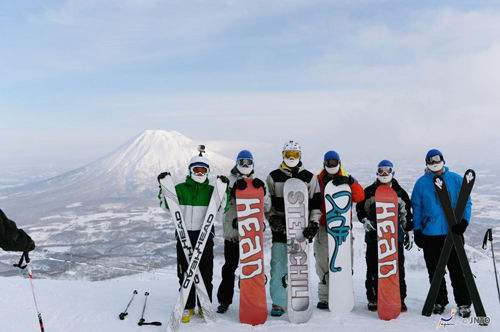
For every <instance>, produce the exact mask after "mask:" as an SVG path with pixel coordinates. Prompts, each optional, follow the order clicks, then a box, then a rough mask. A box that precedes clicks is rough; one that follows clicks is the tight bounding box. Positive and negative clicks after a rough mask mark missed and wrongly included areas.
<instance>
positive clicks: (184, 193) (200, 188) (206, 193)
mask: <svg viewBox="0 0 500 332" xmlns="http://www.w3.org/2000/svg"><path fill="white" fill-rule="evenodd" d="M213 191H214V187H213V186H212V185H211V184H210V183H209V180H208V179H207V180H206V181H205V182H203V183H198V182H196V181H194V180H193V179H192V178H191V177H190V176H189V175H188V176H187V177H186V181H185V182H182V183H179V184H178V185H176V186H175V192H176V193H177V198H178V200H179V206H180V208H181V211H182V215H183V216H184V222H185V223H186V229H187V230H188V231H199V230H200V229H201V226H202V224H203V219H204V218H205V214H206V212H207V208H208V204H209V203H210V198H211V197H212V193H213ZM158 198H159V199H160V206H161V207H165V208H167V209H168V205H167V202H166V201H165V199H164V198H163V195H161V189H160V193H159V194H158ZM228 201H229V191H228V193H227V197H226V200H225V201H223V202H222V209H221V211H225V210H226V209H227V207H228V204H227V203H228ZM219 213H220V212H219ZM218 217H219V216H218ZM219 218H220V217H219Z"/></svg>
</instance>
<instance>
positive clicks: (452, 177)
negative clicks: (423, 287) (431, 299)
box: [411, 149, 472, 317]
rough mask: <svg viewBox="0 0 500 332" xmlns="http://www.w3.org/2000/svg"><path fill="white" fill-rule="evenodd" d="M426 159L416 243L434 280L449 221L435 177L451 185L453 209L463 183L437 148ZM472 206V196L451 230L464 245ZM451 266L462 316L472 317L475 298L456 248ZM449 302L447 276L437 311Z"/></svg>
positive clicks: (417, 195)
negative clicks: (472, 296) (472, 305)
mask: <svg viewBox="0 0 500 332" xmlns="http://www.w3.org/2000/svg"><path fill="white" fill-rule="evenodd" d="M425 161H426V165H427V168H426V171H425V174H424V175H422V176H421V177H420V178H419V179H418V180H417V182H416V183H415V186H414V188H413V192H412V195H411V202H412V207H413V222H414V235H415V244H416V245H417V246H418V247H420V248H422V249H423V251H424V259H425V264H426V267H427V272H428V274H429V281H430V282H432V278H433V276H434V272H435V271H436V267H437V263H438V260H439V256H440V254H441V250H442V248H443V245H444V241H445V239H446V236H447V234H448V222H447V219H446V216H445V214H444V210H443V208H442V207H441V203H440V202H439V198H438V197H437V194H436V192H435V189H434V176H435V175H441V176H442V178H443V180H444V182H445V183H446V187H447V188H448V192H449V195H450V200H451V204H452V207H453V208H455V206H456V205H457V200H458V195H459V193H460V188H461V186H462V176H460V175H459V174H457V173H454V172H452V171H450V170H449V168H448V167H445V166H444V165H445V160H444V157H443V154H442V153H441V152H440V151H439V150H437V149H432V150H430V151H429V152H428V153H427V155H426V158H425ZM471 208H472V202H471V200H470V198H469V200H468V201H467V204H466V208H465V212H464V215H463V217H462V219H461V220H460V222H459V223H458V224H456V225H454V226H453V227H452V230H451V231H452V232H454V233H456V234H458V235H460V236H461V238H462V245H463V244H464V243H463V233H464V232H465V230H466V229H467V226H468V225H469V223H470V218H471ZM447 267H448V271H449V275H450V279H451V285H452V287H453V295H454V297H455V302H456V303H457V306H458V314H459V315H460V316H462V317H468V316H470V306H471V298H470V295H469V292H468V290H467V286H466V284H465V279H464V275H463V273H462V268H461V266H460V262H459V260H458V256H457V253H456V251H455V249H454V248H453V250H452V252H451V255H450V258H449V260H448V263H447ZM447 304H448V294H447V291H446V281H445V279H444V278H443V280H442V282H441V287H440V288H439V292H438V296H437V299H436V303H435V305H434V308H433V313H434V314H442V313H443V312H444V309H445V307H446V305H447Z"/></svg>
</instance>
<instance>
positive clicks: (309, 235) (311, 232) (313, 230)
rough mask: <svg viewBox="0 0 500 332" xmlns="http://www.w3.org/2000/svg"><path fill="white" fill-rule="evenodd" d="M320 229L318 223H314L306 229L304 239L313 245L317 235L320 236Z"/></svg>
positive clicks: (303, 232)
mask: <svg viewBox="0 0 500 332" xmlns="http://www.w3.org/2000/svg"><path fill="white" fill-rule="evenodd" d="M318 229H319V226H318V223H316V222H314V221H312V222H310V223H309V225H307V227H306V228H304V230H303V231H302V235H304V237H305V238H306V239H308V240H309V243H311V242H312V240H313V239H314V237H315V236H316V234H318Z"/></svg>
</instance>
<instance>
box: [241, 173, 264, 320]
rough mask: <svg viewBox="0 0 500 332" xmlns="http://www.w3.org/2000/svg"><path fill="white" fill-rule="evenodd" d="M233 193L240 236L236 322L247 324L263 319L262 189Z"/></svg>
mask: <svg viewBox="0 0 500 332" xmlns="http://www.w3.org/2000/svg"><path fill="white" fill-rule="evenodd" d="M245 181H246V182H247V187H246V189H244V190H236V210H237V215H238V232H239V236H240V241H239V251H240V322H241V323H245V324H251V325H259V324H264V323H265V322H266V320H267V303H266V275H265V273H264V228H265V225H264V189H263V188H255V187H254V186H253V184H252V180H251V179H245Z"/></svg>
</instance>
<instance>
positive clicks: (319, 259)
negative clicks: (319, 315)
mask: <svg viewBox="0 0 500 332" xmlns="http://www.w3.org/2000/svg"><path fill="white" fill-rule="evenodd" d="M314 258H315V259H316V274H317V275H318V278H319V283H318V300H319V301H320V302H328V283H329V271H330V261H329V258H328V233H327V231H326V227H325V226H320V227H319V230H318V234H317V235H316V238H315V240H314Z"/></svg>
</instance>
